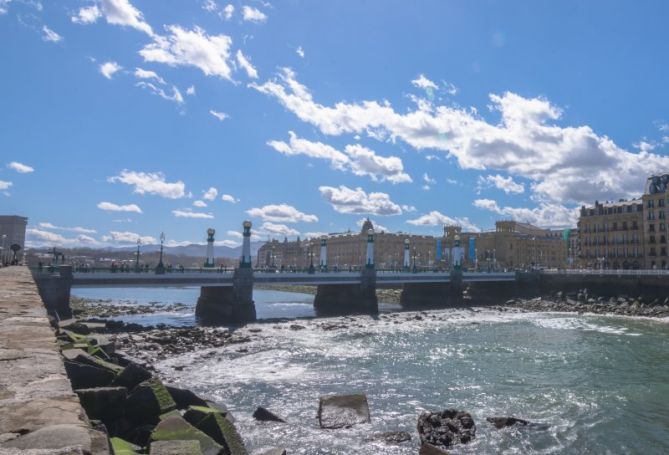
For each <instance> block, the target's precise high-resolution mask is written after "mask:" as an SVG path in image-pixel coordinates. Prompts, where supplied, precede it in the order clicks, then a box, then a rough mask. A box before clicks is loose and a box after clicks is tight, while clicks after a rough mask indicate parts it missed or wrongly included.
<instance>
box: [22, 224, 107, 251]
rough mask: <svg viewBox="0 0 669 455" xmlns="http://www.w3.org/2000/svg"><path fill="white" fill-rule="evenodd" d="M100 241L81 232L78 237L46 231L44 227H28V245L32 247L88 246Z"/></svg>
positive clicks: (97, 243)
mask: <svg viewBox="0 0 669 455" xmlns="http://www.w3.org/2000/svg"><path fill="white" fill-rule="evenodd" d="M99 243H100V242H98V241H97V240H96V239H95V238H93V237H91V236H89V235H86V234H80V235H78V236H76V237H65V236H63V235H61V234H57V233H55V232H51V231H45V230H43V229H36V228H28V229H26V245H27V246H29V247H31V248H42V247H53V246H61V247H77V246H88V247H94V246H99Z"/></svg>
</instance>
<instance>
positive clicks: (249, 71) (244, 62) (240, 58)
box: [235, 49, 258, 79]
mask: <svg viewBox="0 0 669 455" xmlns="http://www.w3.org/2000/svg"><path fill="white" fill-rule="evenodd" d="M235 55H236V57H237V63H238V64H239V66H240V67H241V68H242V69H243V70H244V71H246V75H247V76H248V77H250V78H251V79H257V78H258V71H257V70H256V69H255V68H254V67H253V65H251V62H250V61H249V59H248V58H247V57H246V56H245V55H244V53H243V52H242V51H241V49H238V50H237V54H235Z"/></svg>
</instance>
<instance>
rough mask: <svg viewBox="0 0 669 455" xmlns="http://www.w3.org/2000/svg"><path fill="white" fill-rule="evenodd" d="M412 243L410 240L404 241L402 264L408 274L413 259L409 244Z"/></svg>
mask: <svg viewBox="0 0 669 455" xmlns="http://www.w3.org/2000/svg"><path fill="white" fill-rule="evenodd" d="M410 243H411V241H410V240H409V239H404V262H403V263H402V266H403V267H404V271H405V272H408V271H409V268H410V267H411V257H410V252H409V251H410V248H409V244H410Z"/></svg>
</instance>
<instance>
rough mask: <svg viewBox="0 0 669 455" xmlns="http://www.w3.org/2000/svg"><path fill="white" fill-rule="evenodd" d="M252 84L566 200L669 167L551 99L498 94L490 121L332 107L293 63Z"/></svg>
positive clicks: (320, 118)
mask: <svg viewBox="0 0 669 455" xmlns="http://www.w3.org/2000/svg"><path fill="white" fill-rule="evenodd" d="M249 87H251V88H254V89H256V90H258V91H260V92H261V93H265V94H267V95H269V96H272V97H274V98H276V99H277V100H278V101H279V102H280V103H281V104H282V105H283V106H284V107H285V108H286V109H288V110H289V111H291V112H293V113H294V114H295V115H296V116H297V117H298V118H299V119H301V120H302V121H304V122H307V123H309V124H312V125H315V126H316V127H318V128H319V129H320V131H321V132H322V133H324V134H328V135H341V134H344V133H347V134H362V133H366V134H367V135H368V137H371V138H378V139H379V140H383V138H386V139H391V140H398V139H399V140H402V141H404V142H405V143H407V144H409V145H410V146H412V147H413V148H415V149H416V150H424V149H430V150H440V151H442V152H444V153H445V154H446V156H449V157H453V158H454V159H455V160H456V161H457V163H458V165H459V166H460V167H461V168H463V169H477V170H486V169H490V170H499V171H503V172H505V173H508V174H509V175H512V176H520V177H523V178H526V179H529V180H530V181H532V186H531V188H532V191H533V192H534V194H535V195H536V196H539V197H542V198H547V199H551V200H553V201H555V202H558V203H581V202H588V203H592V201H593V200H594V199H599V200H603V199H604V200H605V199H617V198H629V197H636V196H638V194H639V193H640V192H641V191H642V189H643V182H644V181H645V179H646V177H647V176H648V175H651V174H653V173H656V172H657V170H658V169H668V168H669V157H667V156H662V155H659V154H653V153H648V152H640V153H633V152H630V151H627V150H624V149H622V148H621V147H619V146H617V145H616V144H615V143H614V142H613V141H612V140H611V139H610V138H608V137H607V136H603V135H598V134H596V133H595V132H594V131H593V130H592V128H591V127H589V126H576V127H563V126H560V125H557V122H558V121H559V119H560V117H561V115H562V112H561V110H560V109H559V108H557V107H556V106H554V105H552V104H551V103H550V102H549V101H548V100H546V99H544V98H524V97H522V96H520V95H517V94H515V93H511V92H506V93H503V94H502V95H496V94H491V95H489V97H490V101H491V109H492V110H493V112H497V113H499V115H500V120H499V121H498V122H492V121H491V122H489V121H487V120H486V119H484V118H482V117H481V116H479V115H478V114H477V111H476V109H475V108H459V107H454V106H443V105H433V104H432V103H431V102H429V101H427V100H424V103H422V104H421V105H419V106H418V108H417V109H415V110H409V111H408V112H406V113H399V112H396V111H395V110H394V109H393V107H392V106H391V105H390V103H388V102H383V103H379V102H377V101H361V102H353V103H349V102H343V101H342V102H336V103H334V104H333V105H331V106H325V105H322V104H319V103H317V102H315V101H314V99H313V97H312V95H311V93H310V91H309V90H308V89H307V87H305V86H304V85H302V84H300V83H299V82H298V81H297V80H296V78H295V74H294V72H293V71H292V70H290V69H288V68H284V69H283V70H282V72H281V73H280V75H279V78H278V79H275V80H270V81H267V82H265V83H264V84H255V83H252V84H249Z"/></svg>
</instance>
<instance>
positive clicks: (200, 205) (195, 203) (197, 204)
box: [193, 200, 207, 208]
mask: <svg viewBox="0 0 669 455" xmlns="http://www.w3.org/2000/svg"><path fill="white" fill-rule="evenodd" d="M193 205H194V206H195V207H200V208H203V207H206V206H207V203H206V202H204V201H200V200H197V201H193Z"/></svg>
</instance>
